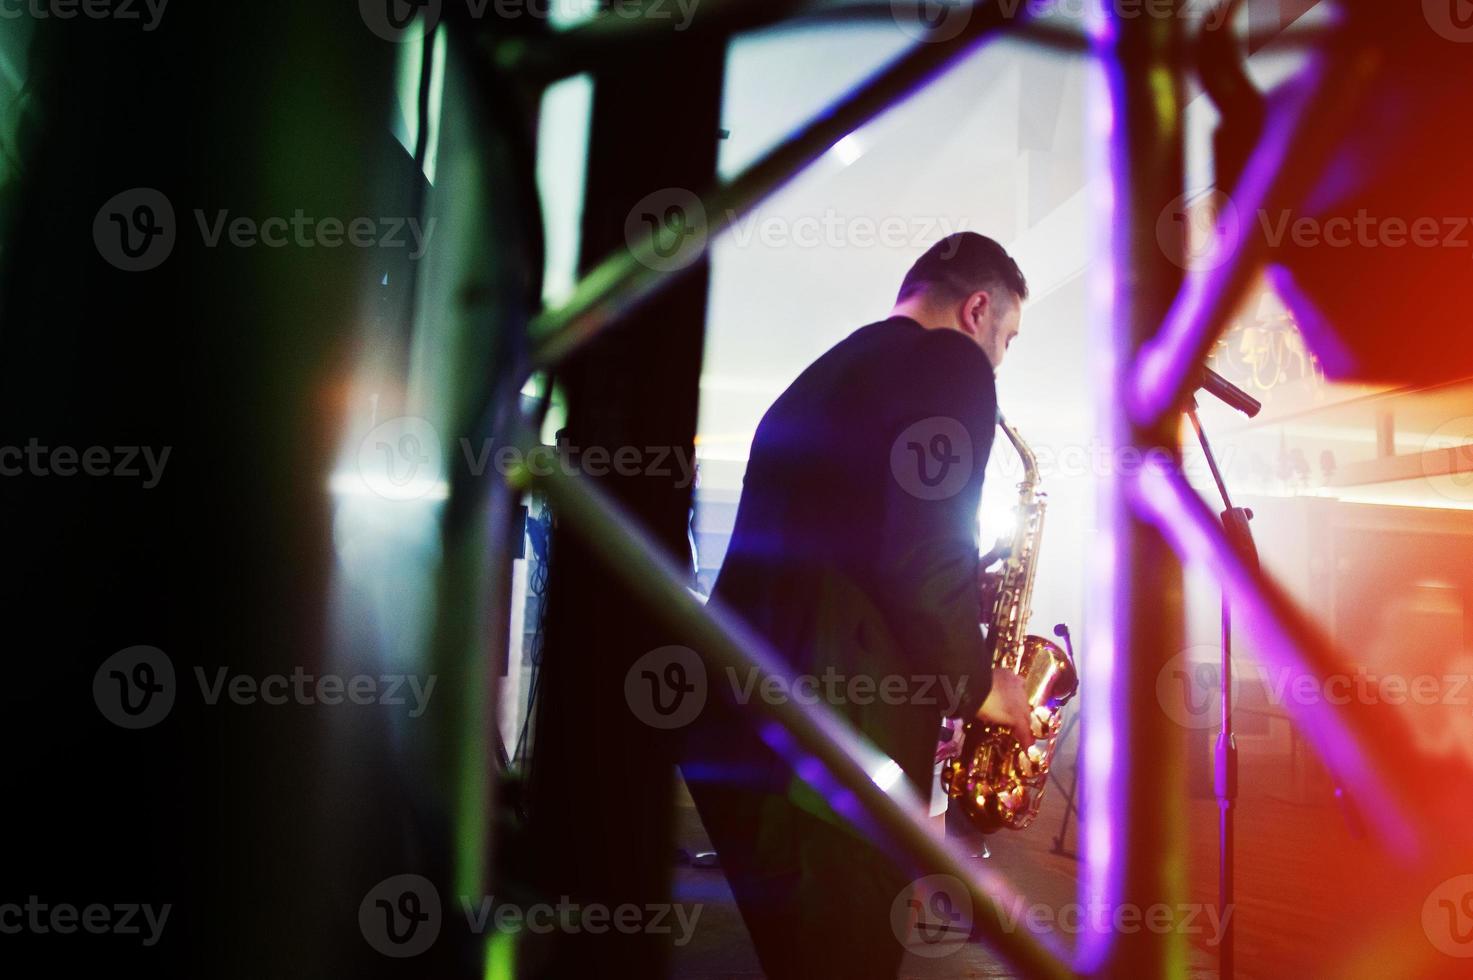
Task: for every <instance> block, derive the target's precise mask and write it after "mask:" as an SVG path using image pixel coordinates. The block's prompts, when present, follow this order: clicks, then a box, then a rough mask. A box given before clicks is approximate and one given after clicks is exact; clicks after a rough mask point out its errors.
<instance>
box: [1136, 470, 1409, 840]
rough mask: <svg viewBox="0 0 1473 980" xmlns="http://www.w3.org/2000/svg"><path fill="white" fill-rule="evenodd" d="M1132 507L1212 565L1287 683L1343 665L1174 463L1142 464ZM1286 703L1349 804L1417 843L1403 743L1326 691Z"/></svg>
mask: <svg viewBox="0 0 1473 980" xmlns="http://www.w3.org/2000/svg"><path fill="white" fill-rule="evenodd" d="M1134 504H1135V505H1136V507H1137V508H1138V510H1139V511H1140V512H1141V513H1142V514H1143V515H1144V516H1146V517H1147V518H1149V519H1150V520H1151V521H1152V522H1153V523H1154V524H1155V525H1156V526H1157V527H1159V528H1160V529H1161V531H1162V533H1163V534H1165V535H1166V537H1167V539H1168V540H1169V541H1170V542H1171V543H1172V545H1173V546H1174V547H1175V548H1176V550H1177V551H1178V553H1179V554H1181V555H1182V557H1183V558H1185V559H1187V560H1190V561H1192V562H1195V563H1198V564H1200V565H1201V566H1202V567H1204V568H1210V569H1212V570H1213V571H1214V572H1215V573H1216V575H1217V576H1218V578H1219V579H1220V580H1221V582H1222V585H1223V588H1224V589H1225V590H1226V591H1227V592H1228V594H1229V596H1230V597H1231V599H1232V603H1233V609H1234V615H1235V616H1241V617H1243V619H1244V620H1245V622H1246V623H1248V624H1250V625H1251V628H1252V632H1253V634H1254V636H1255V637H1256V638H1257V640H1258V642H1259V644H1260V649H1261V651H1262V655H1263V657H1264V658H1265V659H1266V660H1267V661H1268V665H1269V666H1272V667H1277V668H1279V669H1282V670H1284V671H1286V672H1287V674H1288V676H1287V680H1288V683H1289V689H1293V687H1294V685H1295V684H1296V683H1297V682H1298V679H1299V678H1300V677H1309V678H1312V679H1314V680H1315V682H1316V688H1317V689H1318V688H1319V687H1320V685H1319V679H1321V678H1324V677H1327V676H1329V675H1331V674H1333V673H1335V672H1336V671H1337V670H1340V669H1343V668H1342V667H1341V666H1340V664H1341V663H1342V661H1341V658H1340V657H1338V656H1337V655H1336V653H1335V651H1334V648H1333V646H1332V645H1331V643H1330V641H1329V640H1328V639H1327V638H1326V637H1325V636H1324V635H1323V634H1322V633H1321V632H1320V630H1319V628H1318V627H1317V626H1316V625H1315V624H1314V622H1313V621H1312V620H1311V619H1310V618H1309V617H1308V616H1306V615H1305V614H1304V613H1303V612H1302V611H1301V610H1300V609H1299V608H1298V606H1297V605H1296V604H1295V602H1294V600H1293V599H1292V598H1290V597H1289V595H1288V594H1287V593H1285V592H1284V591H1283V589H1282V588H1280V587H1279V585H1278V583H1276V582H1274V581H1273V580H1272V579H1271V578H1269V577H1268V576H1266V575H1264V574H1263V573H1262V572H1261V571H1259V570H1257V569H1255V568H1253V567H1251V566H1250V565H1249V564H1248V563H1247V562H1245V561H1244V560H1243V557H1242V555H1241V554H1239V552H1238V551H1237V549H1235V548H1234V547H1233V546H1232V544H1231V542H1230V541H1229V540H1228V538H1227V535H1226V534H1225V532H1224V531H1223V529H1222V525H1221V523H1220V522H1219V521H1218V519H1217V517H1216V515H1214V514H1213V513H1212V512H1211V511H1210V510H1209V509H1208V508H1207V505H1206V504H1204V503H1203V502H1202V499H1201V498H1200V497H1199V496H1198V495H1197V492H1196V491H1195V490H1193V489H1192V487H1191V485H1190V484H1188V483H1187V481H1186V478H1185V477H1184V476H1182V474H1181V472H1180V471H1168V470H1166V469H1164V468H1162V467H1159V466H1146V467H1143V468H1142V470H1141V474H1140V480H1139V483H1138V484H1137V487H1136V493H1135V494H1134ZM1291 710H1292V711H1293V712H1294V714H1295V716H1296V719H1297V721H1298V722H1299V724H1300V725H1301V726H1302V727H1303V730H1304V731H1305V733H1306V734H1307V735H1308V737H1309V739H1310V741H1311V742H1312V743H1313V744H1314V746H1315V748H1316V749H1317V750H1318V751H1319V753H1320V756H1321V757H1322V758H1323V759H1324V760H1325V761H1326V763H1327V764H1328V765H1329V766H1330V768H1331V769H1332V770H1333V771H1334V772H1335V774H1336V776H1338V777H1339V778H1340V779H1342V780H1344V781H1345V782H1346V784H1347V785H1348V788H1349V789H1350V791H1351V794H1352V796H1353V798H1354V799H1355V800H1356V802H1357V804H1358V805H1359V806H1360V807H1361V808H1362V809H1363V810H1364V812H1365V813H1366V815H1367V816H1368V818H1369V819H1370V820H1371V821H1372V823H1373V824H1374V825H1375V826H1376V827H1377V828H1378V830H1379V831H1380V832H1381V833H1382V834H1383V835H1384V837H1385V838H1386V839H1387V841H1388V842H1389V843H1390V844H1391V845H1392V846H1393V847H1394V848H1396V849H1397V850H1398V851H1401V852H1403V853H1409V854H1410V853H1416V852H1417V851H1418V850H1419V849H1420V847H1421V844H1422V841H1421V839H1420V837H1419V828H1418V825H1417V822H1416V821H1415V817H1414V815H1413V814H1411V813H1409V812H1406V807H1405V806H1404V805H1403V804H1404V801H1406V800H1410V799H1414V798H1415V794H1414V793H1413V792H1412V790H1413V789H1414V787H1407V786H1398V785H1397V782H1398V773H1399V771H1400V767H1399V762H1400V761H1402V760H1403V759H1404V756H1405V752H1404V749H1402V750H1401V751H1397V749H1398V748H1399V746H1393V745H1391V744H1390V743H1389V742H1388V741H1387V740H1386V739H1385V738H1382V737H1378V736H1377V732H1376V731H1375V730H1374V729H1373V728H1372V727H1371V726H1370V725H1368V724H1364V723H1363V719H1362V718H1361V717H1360V716H1359V715H1357V714H1356V713H1355V712H1354V711H1353V710H1352V709H1351V708H1350V707H1349V706H1346V707H1341V706H1337V705H1334V704H1331V703H1330V699H1328V698H1315V699H1312V700H1311V699H1305V702H1304V703H1302V704H1293V705H1292V706H1291Z"/></svg>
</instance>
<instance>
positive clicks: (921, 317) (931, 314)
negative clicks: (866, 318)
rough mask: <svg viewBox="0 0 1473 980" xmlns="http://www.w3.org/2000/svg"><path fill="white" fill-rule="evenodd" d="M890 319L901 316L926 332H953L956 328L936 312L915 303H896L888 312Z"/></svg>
mask: <svg viewBox="0 0 1473 980" xmlns="http://www.w3.org/2000/svg"><path fill="white" fill-rule="evenodd" d="M890 315H891V316H892V317H897V316H903V317H905V318H906V319H908V320H914V321H915V322H916V323H919V324H920V325H921V326H923V327H925V328H926V329H927V330H955V329H956V326H955V325H954V324H952V323H950V322H948V319H947V318H946V317H945V316H943V315H942V314H940V313H938V312H937V311H935V310H933V309H930V308H928V307H925V306H921V305H920V304H916V303H896V304H895V308H894V309H892V310H891V311H890Z"/></svg>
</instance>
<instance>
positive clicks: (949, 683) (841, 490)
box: [713, 317, 997, 799]
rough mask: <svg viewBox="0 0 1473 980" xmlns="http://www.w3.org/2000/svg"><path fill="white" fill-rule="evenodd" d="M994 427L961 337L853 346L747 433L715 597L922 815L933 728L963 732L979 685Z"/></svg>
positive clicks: (882, 339)
mask: <svg viewBox="0 0 1473 980" xmlns="http://www.w3.org/2000/svg"><path fill="white" fill-rule="evenodd" d="M996 419H997V401H996V391H995V388H994V385H993V373H992V366H991V364H990V362H989V361H988V360H987V357H986V355H984V354H983V353H982V351H981V349H980V348H978V347H977V346H976V345H975V344H974V343H972V341H971V340H969V339H968V338H967V337H964V336H963V335H961V334H959V333H956V332H954V331H950V330H927V329H925V328H923V327H922V326H921V325H920V324H918V323H916V322H915V321H913V320H910V319H907V318H904V317H894V318H891V319H889V320H885V321H882V322H880V323H873V324H870V325H869V326H866V327H862V328H860V329H859V330H856V331H855V332H854V333H852V334H850V335H849V336H848V337H847V338H845V339H844V340H843V341H841V342H840V343H839V344H837V345H836V346H835V347H833V348H832V349H831V350H829V351H828V352H827V353H825V354H824V355H823V356H822V357H820V358H819V359H818V360H817V361H815V362H814V363H813V364H812V365H811V366H809V367H808V369H807V370H805V371H804V372H803V373H802V374H801V375H800V376H799V377H798V379H797V380H796V381H794V382H793V384H792V385H791V386H790V387H789V388H788V389H787V390H786V391H785V392H783V394H782V395H781V396H780V397H779V398H778V399H777V401H776V402H775V403H774V404H773V405H772V407H771V408H770V409H769V410H768V412H767V414H766V415H765V416H764V417H763V419H762V422H761V424H760V425H759V426H758V429H757V434H756V438H755V439H754V441H753V445H752V454H751V459H750V462H749V464H748V467H747V474H746V479H745V483H744V486H743V490H742V497H741V503H740V505H739V508H738V511H737V518H736V526H735V529H734V531H733V534H732V540H731V545H730V548H729V550H728V552H727V556H726V561H725V563H724V565H723V567H722V570H721V575H720V578H719V579H718V580H717V583H716V587H715V589H714V591H713V597H714V599H715V600H716V601H718V602H720V603H723V604H725V605H726V606H728V607H729V608H730V609H732V610H733V611H735V612H736V613H737V614H738V615H740V616H742V617H743V618H744V619H745V620H746V621H747V622H748V623H750V624H751V626H752V627H753V628H754V629H755V630H756V631H757V632H759V633H760V634H762V635H763V636H764V637H765V638H766V639H767V640H768V641H769V642H770V643H771V644H772V646H773V647H774V648H775V649H776V650H777V652H778V653H779V654H781V655H782V656H783V657H784V658H785V659H786V660H787V663H788V666H789V667H790V668H791V669H792V671H793V672H794V673H795V674H800V675H803V674H807V675H812V676H814V677H816V678H817V679H819V680H820V681H822V680H823V679H824V678H825V677H827V678H829V682H830V686H829V687H827V688H826V687H824V686H819V687H817V688H816V690H817V693H818V694H819V695H820V696H823V695H825V694H826V693H828V692H829V691H834V690H837V691H838V692H839V695H838V697H837V698H835V699H833V700H832V702H831V703H833V704H834V707H835V708H836V710H838V711H839V713H840V714H841V715H843V716H845V717H846V718H847V719H848V720H849V721H850V723H852V724H854V725H855V726H856V727H858V728H859V730H860V731H861V732H862V733H863V734H864V735H865V736H866V737H867V738H869V739H870V741H872V742H873V743H874V744H875V745H876V746H877V747H878V748H879V749H880V750H881V751H883V752H885V753H886V754H887V755H889V756H890V758H892V759H894V760H895V761H896V762H897V763H899V764H900V765H901V767H902V768H903V769H904V771H905V773H906V774H907V776H908V777H909V778H910V779H911V780H912V782H913V783H914V785H915V788H916V790H917V791H918V792H919V793H920V794H921V796H922V798H923V799H924V798H925V796H926V795H927V794H928V793H929V790H930V782H931V771H932V766H933V761H932V760H933V758H934V751H935V745H936V740H937V733H938V729H939V725H940V720H941V718H942V716H943V714H950V715H952V716H954V717H968V718H969V717H971V716H972V715H973V714H975V712H976V709H977V707H978V706H979V705H980V704H981V703H982V700H983V699H984V698H985V697H986V695H987V692H988V688H989V685H990V683H991V673H990V669H989V658H988V653H987V650H986V647H985V645H984V640H983V636H982V633H981V628H980V625H979V622H980V602H979V596H978V588H977V572H978V568H977V564H978V558H979V555H978V547H977V511H978V507H979V505H980V502H981V493H982V476H983V471H984V470H985V468H986V464H987V457H988V454H989V453H990V451H991V448H992V440H993V434H994V432H995V428H996ZM887 677H888V678H891V679H890V680H888V681H886V680H885V678H887ZM885 685H888V687H887V686H885ZM721 686H723V687H724V686H725V684H724V683H723V684H722V685H721ZM808 690H814V688H809V689H808ZM896 702H899V703H896ZM768 781H769V788H770V789H771V790H773V791H788V792H792V791H793V790H794V786H795V785H796V784H794V785H788V784H789V783H791V777H790V774H788V773H786V771H785V770H784V771H783V772H782V773H781V774H779V773H778V772H776V771H774V772H772V773H771V774H770V776H769V780H768ZM774 783H778V784H782V785H775V784H774ZM799 795H800V797H803V798H807V797H810V795H811V794H807V793H802V794H799Z"/></svg>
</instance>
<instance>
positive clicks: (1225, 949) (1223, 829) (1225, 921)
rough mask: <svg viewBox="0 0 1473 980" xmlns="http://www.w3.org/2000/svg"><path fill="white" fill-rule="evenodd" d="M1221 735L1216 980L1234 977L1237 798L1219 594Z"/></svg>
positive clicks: (1226, 637) (1226, 602)
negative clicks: (1234, 877)
mask: <svg viewBox="0 0 1473 980" xmlns="http://www.w3.org/2000/svg"><path fill="white" fill-rule="evenodd" d="M1221 680H1222V732H1221V733H1220V734H1219V735H1218V736H1217V758H1216V760H1215V762H1216V765H1215V766H1214V767H1213V772H1214V775H1215V777H1216V778H1215V782H1216V786H1215V789H1216V792H1217V861H1218V864H1217V903H1218V908H1217V914H1218V921H1219V922H1221V923H1222V937H1221V945H1220V946H1219V947H1218V951H1217V952H1218V974H1219V980H1232V976H1233V938H1234V932H1233V862H1234V861H1235V860H1236V856H1235V855H1234V853H1233V807H1234V805H1235V804H1236V801H1237V798H1238V745H1237V742H1236V741H1235V740H1234V738H1233V698H1232V690H1233V614H1232V600H1230V599H1229V598H1228V594H1227V590H1226V589H1224V590H1223V593H1222V678H1221Z"/></svg>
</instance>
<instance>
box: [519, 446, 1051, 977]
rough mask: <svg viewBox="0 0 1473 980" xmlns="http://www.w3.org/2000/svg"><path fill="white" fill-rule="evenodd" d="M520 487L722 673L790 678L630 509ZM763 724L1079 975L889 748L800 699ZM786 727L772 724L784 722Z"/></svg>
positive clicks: (1008, 924) (833, 788)
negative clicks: (936, 821) (945, 833)
mask: <svg viewBox="0 0 1473 980" xmlns="http://www.w3.org/2000/svg"><path fill="white" fill-rule="evenodd" d="M520 445H521V446H522V447H523V454H522V459H524V460H532V459H534V458H536V457H535V456H534V451H535V450H536V444H535V443H534V442H532V441H531V440H530V439H529V438H526V437H525V436H524V437H523V438H522V439H521V440H520ZM507 478H508V480H509V481H511V482H512V483H513V485H515V486H518V487H519V488H521V489H524V490H535V491H536V492H538V493H541V494H543V495H545V497H546V499H547V500H548V501H549V503H550V504H551V505H552V507H553V508H554V510H555V511H556V512H557V514H558V519H559V520H560V521H565V522H567V524H568V525H569V526H570V527H572V528H573V529H574V530H576V532H577V533H578V534H579V535H581V536H582V537H583V538H584V539H585V540H586V541H587V542H588V543H589V544H590V545H591V546H592V547H593V548H594V549H595V551H596V552H597V554H598V555H599V557H600V558H601V559H602V560H603V562H604V564H605V565H606V567H607V568H608V569H609V571H610V572H612V573H613V574H615V575H618V576H620V577H621V578H622V579H623V580H624V582H625V583H626V584H627V585H628V586H629V587H630V588H631V589H633V590H634V591H635V593H636V595H637V596H638V597H639V598H640V599H641V600H643V601H644V602H645V603H646V604H647V605H648V607H649V608H650V609H652V610H655V611H656V614H657V615H659V616H660V617H661V618H662V619H664V621H665V622H666V624H667V625H668V626H669V628H670V629H671V630H672V631H673V632H674V633H675V635H676V638H678V639H680V640H681V641H682V642H684V643H686V644H688V645H689V646H690V647H691V648H692V649H694V650H696V651H697V652H698V653H699V655H700V656H701V657H702V659H703V661H704V662H705V664H706V666H707V669H708V671H709V672H711V673H715V672H716V671H718V670H723V671H724V670H727V669H734V670H737V671H738V672H741V673H743V674H748V673H749V672H750V676H752V677H753V678H754V679H755V687H756V689H761V688H763V687H764V686H765V685H767V684H768V683H769V680H768V679H769V678H774V679H778V680H787V681H791V678H788V677H787V676H786V672H785V671H784V670H783V668H782V667H781V665H780V661H779V660H778V658H777V656H776V655H775V654H774V653H773V652H772V651H771V649H770V648H769V647H767V645H766V644H765V643H764V642H763V641H762V640H761V639H760V638H759V637H757V636H756V635H755V634H753V633H752V632H751V631H750V630H749V629H747V627H746V626H744V625H743V624H742V623H741V622H740V621H739V620H738V619H737V618H736V617H735V616H733V615H731V614H730V613H728V612H726V611H724V610H723V609H721V608H720V607H719V606H716V605H703V604H702V603H701V602H700V601H699V600H698V599H696V598H695V597H694V596H693V595H692V594H691V593H690V592H689V591H688V590H687V589H686V587H685V584H684V581H683V578H682V575H681V573H680V571H678V570H677V569H676V568H675V566H674V565H673V564H672V563H671V562H670V561H669V559H667V558H666V557H665V555H664V554H663V553H662V552H661V551H660V549H659V548H658V547H657V546H656V545H655V543H654V542H653V541H651V540H650V539H649V538H648V536H647V535H646V534H645V533H644V532H643V531H642V530H641V529H640V528H639V527H638V525H637V524H636V523H635V522H634V521H632V520H631V519H630V518H629V517H628V516H627V515H625V514H624V513H623V512H622V511H621V509H620V508H619V507H618V506H617V505H616V504H615V503H614V502H613V501H611V500H609V499H608V498H607V497H606V496H604V495H603V494H602V493H600V492H599V491H598V490H597V489H596V488H594V487H593V486H592V485H590V484H589V483H588V482H587V481H586V480H582V479H579V478H578V477H575V476H572V475H570V474H568V473H565V472H562V471H561V468H560V467H557V466H548V467H546V468H545V472H542V473H534V472H532V471H531V470H530V469H528V468H527V467H526V466H523V467H521V468H520V469H515V470H513V471H512V472H511V473H509V474H508V477H507ZM749 704H750V707H751V709H752V713H753V715H754V717H753V719H752V720H753V722H754V724H759V723H760V722H761V721H764V720H765V721H766V722H767V723H768V725H767V726H766V727H765V728H763V727H761V726H760V725H759V730H761V731H762V732H763V737H764V738H766V739H767V740H768V741H769V743H770V744H772V745H773V747H774V748H776V749H778V750H779V751H781V752H783V753H784V754H785V755H786V756H787V757H788V759H789V761H790V762H791V763H792V764H793V766H794V768H795V770H796V771H798V772H799V773H802V774H803V775H804V778H805V779H807V780H809V781H810V783H811V784H812V785H814V787H815V789H818V790H819V791H820V792H822V793H824V794H825V796H826V797H827V798H828V799H829V802H830V803H831V804H832V805H833V807H834V809H835V811H836V812H838V813H841V814H846V815H850V816H860V817H863V818H865V820H866V822H868V823H872V824H873V825H874V826H875V827H876V828H877V829H878V830H879V831H880V832H881V833H882V834H884V835H885V836H886V837H887V838H888V839H889V840H890V841H892V842H893V843H894V844H895V845H896V846H897V847H898V848H899V849H900V850H901V851H902V852H903V853H905V854H906V855H907V856H908V857H909V858H910V859H911V860H912V861H914V863H915V865H916V867H917V868H918V869H922V870H924V871H925V872H927V873H940V874H948V875H951V876H952V877H954V878H956V879H958V880H959V881H960V882H962V883H963V884H964V885H965V886H966V888H967V890H968V892H969V894H970V896H971V901H972V903H973V907H974V909H976V910H977V911H976V913H975V914H974V916H973V921H974V922H975V924H976V926H977V928H978V929H979V931H980V932H981V933H982V934H983V935H984V936H986V938H987V939H988V940H989V941H990V942H991V944H992V946H993V948H994V949H995V950H996V951H997V952H998V953H1000V954H1001V955H1002V956H1004V957H1005V958H1006V959H1007V960H1008V961H1010V962H1011V963H1012V964H1013V965H1014V966H1016V967H1017V968H1018V969H1019V970H1021V971H1023V973H1024V974H1025V975H1027V976H1030V977H1043V978H1064V977H1069V976H1072V975H1073V973H1072V970H1071V967H1070V964H1069V959H1068V954H1067V952H1066V951H1065V950H1063V949H1062V948H1061V947H1060V946H1059V945H1058V944H1057V943H1055V942H1053V941H1051V940H1049V939H1048V938H1046V937H1044V936H1037V935H1034V934H1032V933H1030V932H1029V931H1028V929H1027V928H1026V927H1024V926H1023V924H1022V920H1020V918H1019V910H1020V909H1021V908H1023V899H1022V897H1021V895H1019V894H1018V893H1017V892H1016V891H1015V890H1014V889H1013V888H1012V887H1011V885H1009V884H1008V882H1007V880H1006V879H1005V878H1003V877H1002V876H1001V875H998V874H997V873H996V872H991V871H987V870H986V869H979V868H976V867H974V866H973V862H972V860H971V859H970V858H969V856H968V855H967V853H966V852H965V851H964V850H963V849H962V848H960V847H959V846H957V845H956V844H954V843H953V842H952V841H950V840H948V839H946V838H944V837H940V836H937V835H936V834H934V833H933V832H932V831H931V830H930V829H929V828H928V827H927V826H926V825H925V823H924V822H923V816H924V814H925V812H926V811H925V806H924V805H923V803H922V801H921V800H920V799H919V798H918V797H917V796H916V794H915V793H914V791H913V790H911V788H910V785H909V783H907V782H906V780H904V779H897V778H885V777H886V774H887V772H891V771H893V769H894V763H893V762H891V761H890V760H889V759H888V758H887V757H886V756H885V755H884V754H883V753H881V752H879V751H878V750H877V749H875V748H874V747H873V746H872V745H870V743H869V742H868V741H866V740H865V739H864V738H862V737H861V736H859V735H857V734H856V733H855V732H854V730H853V729H851V728H850V727H849V726H848V725H847V724H846V723H845V722H844V721H843V720H842V719H840V718H839V717H838V716H837V715H835V714H834V712H833V711H832V710H831V709H829V708H828V707H826V706H824V705H822V704H819V705H814V706H812V707H810V706H806V705H803V704H800V703H798V702H797V701H796V700H794V699H772V700H767V699H762V698H756V699H753V700H752V701H751V702H750V703H749ZM774 723H775V725H776V729H775V730H774V729H773V725H774Z"/></svg>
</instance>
